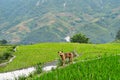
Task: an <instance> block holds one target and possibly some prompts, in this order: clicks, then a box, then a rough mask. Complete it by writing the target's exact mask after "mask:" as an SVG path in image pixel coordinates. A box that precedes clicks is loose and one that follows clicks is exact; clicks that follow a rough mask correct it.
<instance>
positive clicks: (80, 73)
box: [33, 56, 120, 80]
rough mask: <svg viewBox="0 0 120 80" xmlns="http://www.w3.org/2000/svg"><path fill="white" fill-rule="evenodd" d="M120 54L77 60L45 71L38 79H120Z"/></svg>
mask: <svg viewBox="0 0 120 80" xmlns="http://www.w3.org/2000/svg"><path fill="white" fill-rule="evenodd" d="M119 59H120V56H109V57H107V56H104V57H103V58H101V59H98V60H89V61H84V62H77V63H76V64H71V65H70V66H67V67H64V68H60V69H56V70H54V71H52V72H48V73H45V74H43V75H41V76H39V77H35V78H33V80H34V79H37V80H119V79H120V77H119V76H120V74H118V72H119V71H120V62H119Z"/></svg>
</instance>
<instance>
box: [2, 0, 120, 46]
mask: <svg viewBox="0 0 120 80" xmlns="http://www.w3.org/2000/svg"><path fill="white" fill-rule="evenodd" d="M119 13H120V1H119V0H0V39H6V40H7V41H9V42H10V43H24V44H28V43H35V42H60V41H65V39H64V38H65V37H66V36H72V35H73V34H75V33H79V32H81V33H83V34H85V35H86V36H87V37H89V38H90V40H91V41H92V42H93V43H106V42H110V41H113V40H114V39H115V36H116V33H117V31H118V30H119V28H120V26H119V25H120V14H119Z"/></svg>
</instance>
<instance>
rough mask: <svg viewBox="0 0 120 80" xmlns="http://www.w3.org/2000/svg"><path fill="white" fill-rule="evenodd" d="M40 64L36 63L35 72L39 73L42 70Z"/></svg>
mask: <svg viewBox="0 0 120 80" xmlns="http://www.w3.org/2000/svg"><path fill="white" fill-rule="evenodd" d="M41 65H42V64H41V63H38V64H37V65H36V72H35V73H36V74H40V73H41V72H42V66H41Z"/></svg>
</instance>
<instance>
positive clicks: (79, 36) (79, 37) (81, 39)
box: [70, 33, 89, 43]
mask: <svg viewBox="0 0 120 80" xmlns="http://www.w3.org/2000/svg"><path fill="white" fill-rule="evenodd" d="M70 41H71V42H76V43H89V38H87V37H86V36H85V35H83V34H81V33H79V34H75V35H74V36H73V37H71V39H70Z"/></svg>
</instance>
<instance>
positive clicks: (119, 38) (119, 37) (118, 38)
mask: <svg viewBox="0 0 120 80" xmlns="http://www.w3.org/2000/svg"><path fill="white" fill-rule="evenodd" d="M116 40H120V30H119V31H118V32H117V34H116Z"/></svg>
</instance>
